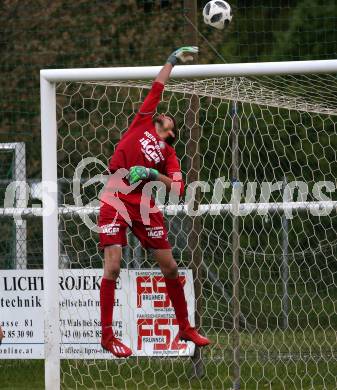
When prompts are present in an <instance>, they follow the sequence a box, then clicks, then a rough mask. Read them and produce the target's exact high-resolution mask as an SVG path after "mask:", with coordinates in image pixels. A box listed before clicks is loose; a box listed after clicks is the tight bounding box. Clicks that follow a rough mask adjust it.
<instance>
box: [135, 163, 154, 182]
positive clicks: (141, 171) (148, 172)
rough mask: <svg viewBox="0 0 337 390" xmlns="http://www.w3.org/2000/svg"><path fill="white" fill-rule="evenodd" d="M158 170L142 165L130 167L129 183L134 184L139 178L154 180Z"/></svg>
mask: <svg viewBox="0 0 337 390" xmlns="http://www.w3.org/2000/svg"><path fill="white" fill-rule="evenodd" d="M158 174H159V172H158V171H157V170H156V169H153V168H145V167H142V166H135V167H131V168H130V171H129V183H130V184H135V183H137V182H138V181H141V180H156V179H157V177H158Z"/></svg>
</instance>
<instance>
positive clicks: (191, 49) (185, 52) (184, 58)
mask: <svg viewBox="0 0 337 390" xmlns="http://www.w3.org/2000/svg"><path fill="white" fill-rule="evenodd" d="M198 51H199V49H198V47H197V46H183V47H180V48H179V49H178V50H175V51H174V52H173V53H172V54H171V55H170V56H169V58H168V59H167V62H168V63H170V64H171V65H172V66H174V65H176V64H177V62H178V61H180V62H182V63H183V64H185V63H186V62H190V61H193V55H195V54H197V53H198Z"/></svg>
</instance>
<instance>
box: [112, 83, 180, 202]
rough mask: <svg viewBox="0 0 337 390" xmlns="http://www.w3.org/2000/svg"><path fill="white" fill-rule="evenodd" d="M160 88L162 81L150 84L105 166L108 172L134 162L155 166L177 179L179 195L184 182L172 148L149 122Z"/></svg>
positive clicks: (142, 184)
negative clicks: (107, 167)
mask: <svg viewBox="0 0 337 390" xmlns="http://www.w3.org/2000/svg"><path fill="white" fill-rule="evenodd" d="M163 89H164V85H163V84H161V83H158V82H154V83H153V84H152V88H151V90H150V92H149V93H148V95H147V97H146V98H145V100H144V102H143V104H142V106H141V107H140V110H139V112H138V113H137V114H136V116H135V118H134V120H133V121H132V123H131V125H130V127H129V129H128V130H127V131H126V132H125V133H124V134H123V136H122V138H121V140H120V142H119V143H118V145H117V147H116V150H115V153H114V154H113V156H112V157H111V160H110V163H109V169H110V172H111V173H113V172H115V171H117V170H118V169H120V168H126V169H128V170H129V169H130V168H131V167H132V166H135V165H141V166H144V167H146V168H154V169H157V170H158V171H159V172H160V173H162V174H163V175H166V176H168V177H170V178H172V179H174V180H175V181H179V182H180V195H182V193H183V189H184V184H183V181H182V176H181V171H180V165H179V162H178V159H177V156H176V153H175V150H174V149H173V148H172V147H171V146H170V145H168V144H167V143H166V142H164V141H162V140H161V139H160V137H159V136H158V135H157V132H156V129H155V126H154V124H153V123H152V117H153V115H154V113H155V111H156V108H157V106H158V104H159V102H160V99H161V95H162V92H163ZM143 186H144V183H141V184H140V185H138V186H137V188H136V189H135V190H133V192H132V194H135V193H138V194H139V193H141V191H142V188H143ZM130 195H131V194H130Z"/></svg>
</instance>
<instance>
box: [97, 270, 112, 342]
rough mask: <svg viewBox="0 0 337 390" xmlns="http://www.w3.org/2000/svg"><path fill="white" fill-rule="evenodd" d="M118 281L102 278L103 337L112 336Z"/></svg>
mask: <svg viewBox="0 0 337 390" xmlns="http://www.w3.org/2000/svg"><path fill="white" fill-rule="evenodd" d="M115 288H116V281H115V280H110V279H105V278H102V283H101V290H100V303H101V325H102V337H103V338H105V337H108V336H110V335H112V333H113V332H112V312H113V305H114V302H115Z"/></svg>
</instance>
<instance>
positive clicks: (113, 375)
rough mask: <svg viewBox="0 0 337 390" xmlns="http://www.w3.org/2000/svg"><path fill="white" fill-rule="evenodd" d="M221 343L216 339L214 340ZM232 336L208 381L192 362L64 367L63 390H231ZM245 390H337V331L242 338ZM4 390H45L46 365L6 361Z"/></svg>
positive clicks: (211, 354) (225, 339) (208, 356)
mask: <svg viewBox="0 0 337 390" xmlns="http://www.w3.org/2000/svg"><path fill="white" fill-rule="evenodd" d="M213 340H214V341H216V338H215V337H213ZM230 340H231V337H230V334H224V333H223V334H222V335H220V336H219V335H218V338H217V341H218V342H217V343H216V344H214V345H213V346H212V347H211V348H206V349H205V350H204V355H203V356H204V357H203V359H204V369H205V375H204V376H203V377H202V378H201V379H198V378H196V377H195V376H194V369H193V363H192V361H191V359H190V358H174V359H172V358H171V359H168V358H130V359H128V360H118V361H112V360H109V361H104V360H97V361H92V360H90V361H89V360H88V361H83V360H67V361H62V388H63V389H139V390H143V389H144V390H145V389H146V390H147V389H153V390H155V389H230V388H231V384H232V377H231V374H232V372H233V367H232V360H231V356H232V350H231V344H230ZM241 347H242V355H241V356H242V364H241V389H246V390H253V389H254V390H260V389H261V390H264V389H269V390H281V389H282V390H292V389H293V390H299V389H303V390H309V389H314V390H320V389H327V390H335V389H336V388H337V376H336V373H337V361H336V353H337V351H336V334H335V332H333V331H329V332H327V331H323V330H321V331H315V332H313V331H305V332H304V331H303V332H292V331H287V332H281V331H277V332H271V331H270V332H263V333H259V332H256V333H254V334H249V333H242V334H241ZM0 373H1V377H0V388H1V390H5V389H6V390H10V389H13V390H14V389H15V390H16V389H25V390H29V389H32V390H33V389H34V390H38V389H43V388H44V366H43V361H40V360H36V361H34V360H30V361H23V360H22V361H19V360H16V361H9V360H7V361H1V360H0Z"/></svg>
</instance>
